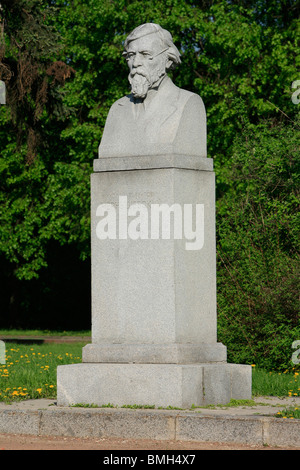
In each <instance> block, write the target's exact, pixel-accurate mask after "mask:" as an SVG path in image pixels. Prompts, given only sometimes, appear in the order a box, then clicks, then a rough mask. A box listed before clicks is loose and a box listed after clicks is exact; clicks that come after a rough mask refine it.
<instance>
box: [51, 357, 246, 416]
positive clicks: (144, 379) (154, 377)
mask: <svg viewBox="0 0 300 470" xmlns="http://www.w3.org/2000/svg"><path fill="white" fill-rule="evenodd" d="M251 373H252V372H251V366H248V365H240V364H226V363H219V364H104V363H102V364H93V363H82V364H72V365H65V366H59V367H58V368H57V404H58V405H59V406H68V405H74V404H77V403H82V404H95V405H98V406H101V405H106V404H108V403H111V404H113V405H115V406H123V405H155V406H156V407H159V406H161V407H168V406H173V407H179V408H190V407H191V406H192V405H195V406H205V405H209V404H226V403H228V402H229V401H230V399H231V398H235V399H250V398H251Z"/></svg>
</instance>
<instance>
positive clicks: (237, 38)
mask: <svg viewBox="0 0 300 470" xmlns="http://www.w3.org/2000/svg"><path fill="white" fill-rule="evenodd" d="M0 3H1V6H2V10H1V25H2V28H0V35H1V31H2V36H1V38H2V42H1V48H0V59H1V60H0V78H1V79H2V80H4V81H5V82H6V84H7V98H8V99H7V106H2V107H1V108H0V142H1V159H0V179H1V189H0V221H1V225H0V227H1V228H0V260H1V266H3V267H4V271H3V273H5V274H3V282H2V285H3V286H4V285H5V286H6V290H7V292H9V293H10V294H9V298H10V301H9V302H10V304H11V305H14V306H15V307H14V310H15V311H17V312H20V313H18V315H19V320H20V321H21V322H22V321H23V320H22V317H26V315H28V310H29V306H28V305H30V300H29V297H28V295H29V292H31V287H30V286H33V285H34V286H40V288H41V286H43V288H42V290H43V292H44V289H47V287H46V286H47V275H46V273H49V276H53V266H54V265H55V266H56V265H59V259H61V260H62V259H68V260H70V257H69V254H70V253H72V254H73V256H76V257H77V259H79V260H85V262H83V264H80V263H79V264H78V265H77V264H76V263H75V261H74V263H75V265H76V269H75V268H74V272H73V276H74V278H75V277H76V281H77V278H78V277H79V279H80V278H81V279H82V277H80V276H86V272H87V271H86V265H87V264H88V262H89V255H90V253H89V238H90V233H89V231H90V229H89V175H90V173H91V172H92V161H93V159H94V158H97V149H98V145H99V142H100V139H101V135H102V130H103V127H104V123H105V119H106V116H107V113H108V110H109V107H110V106H111V104H112V103H113V102H114V101H115V100H116V99H118V98H120V97H121V96H123V95H124V94H126V93H128V81H127V73H128V71H127V65H126V63H125V61H124V59H123V58H122V43H123V41H124V40H125V38H126V36H127V35H128V33H129V32H130V31H132V30H133V29H134V28H135V27H136V26H138V25H139V24H141V23H145V22H156V23H159V24H160V25H161V26H162V27H164V28H166V29H168V30H169V31H171V33H172V35H173V39H174V41H175V43H176V45H177V47H178V49H179V50H180V51H181V53H182V64H181V66H180V67H179V68H178V69H176V70H175V71H174V72H172V73H173V79H174V82H175V83H176V84H177V85H178V86H180V87H183V88H186V89H188V90H190V91H194V92H196V93H199V94H200V95H201V96H202V98H203V100H204V103H205V105H206V109H207V125H208V156H209V157H211V158H214V164H215V170H216V174H217V183H218V184H217V196H218V200H220V205H219V213H218V217H219V219H218V226H219V232H218V236H219V256H222V259H223V260H224V263H223V262H222V261H221V258H220V260H219V266H218V269H219V272H220V274H219V295H220V296H221V297H220V299H219V304H220V306H221V308H220V312H221V313H220V322H221V334H222V335H223V337H224V338H225V340H226V341H225V340H224V343H225V344H227V343H228V341H227V340H229V343H230V344H233V338H234V336H235V335H236V338H238V337H239V335H240V332H241V330H240V329H239V328H237V327H236V328H233V327H232V328H231V329H230V330H227V331H225V329H224V328H225V327H224V325H225V323H224V321H225V316H226V315H227V317H228V318H231V315H233V313H232V312H233V311H230V312H229V310H228V308H229V307H228V305H227V306H226V299H227V302H228V301H229V300H230V301H232V299H234V301H235V302H236V303H239V302H241V305H243V308H242V309H241V312H242V311H243V312H244V314H245V315H246V316H247V315H248V311H247V310H246V309H245V308H244V307H245V305H246V304H245V302H244V299H245V298H252V295H253V294H252V293H251V292H252V291H251V289H252V288H253V287H254V286H253V281H251V276H252V275H253V276H254V278H253V279H256V281H257V283H258V284H259V283H260V282H261V285H262V286H264V285H265V284H264V276H265V274H264V273H265V271H266V268H265V266H266V264H265V262H263V258H259V256H258V255H259V253H260V251H259V250H258V248H257V246H256V245H255V246H256V248H255V249H254V248H253V247H252V244H253V240H252V238H251V237H250V235H251V236H252V229H253V230H254V228H255V230H257V231H258V233H257V234H256V235H255V236H256V237H258V240H260V241H259V243H260V244H261V245H260V246H263V243H266V252H265V253H264V256H265V257H267V258H268V263H269V264H268V265H271V261H272V259H274V250H275V252H276V250H277V245H276V243H277V242H276V243H275V241H276V240H277V239H276V240H275V239H274V236H273V235H272V236H270V230H271V229H270V230H269V227H271V225H272V223H273V224H275V222H274V220H275V219H274V218H273V219H274V220H273V219H272V220H273V222H271V219H269V217H268V216H267V214H268V213H269V212H268V210H269V207H271V209H272V210H271V213H272V214H273V213H274V211H275V205H274V207H273V205H272V204H273V203H272V201H273V199H274V204H275V201H276V210H277V211H278V213H281V214H286V213H288V214H290V213H291V206H288V208H287V209H285V204H286V201H285V200H283V199H281V198H279V197H278V198H277V196H276V197H275V193H274V192H268V193H267V196H266V195H265V192H264V190H263V189H262V188H264V177H263V176H262V175H263V173H264V171H265V172H266V174H270V177H271V175H273V177H274V178H275V176H276V174H275V173H274V172H273V166H271V167H269V166H268V165H266V159H264V160H263V161H264V162H265V163H264V164H263V165H266V166H265V167H263V168H264V170H263V169H262V168H261V172H260V173H259V174H260V179H259V180H256V178H255V177H254V175H255V171H254V168H256V167H253V168H250V167H249V175H252V176H251V178H252V179H251V178H250V176H249V175H248V176H247V178H246V179H245V181H243V178H244V177H245V173H244V172H242V173H241V175H240V176H239V173H238V172H239V171H242V170H243V168H244V166H245V168H248V163H247V164H246V162H244V163H243V164H242V165H240V163H239V164H238V163H237V161H238V159H240V160H241V159H242V154H241V152H242V151H245V152H246V150H247V152H246V155H248V158H249V166H250V165H251V164H252V163H253V164H254V162H255V165H258V166H259V165H260V163H259V160H258V161H257V160H253V159H254V156H253V153H252V151H251V150H250V148H249V149H248V148H247V149H246V150H245V145H246V144H245V142H247V141H246V139H248V142H252V143H253V142H254V140H253V139H254V135H255V133H254V134H253V135H252V134H251V140H249V139H250V135H249V132H250V130H251V129H256V128H255V127H253V128H252V127H251V126H257V132H258V135H257V139H258V142H259V146H260V148H261V150H262V149H263V148H264V149H265V150H262V153H263V155H267V153H268V152H271V155H273V154H275V153H276V152H277V153H276V155H278V161H279V160H280V158H281V157H280V158H279V153H278V152H279V151H280V152H281V156H282V158H283V155H284V151H285V146H286V145H288V141H287V140H286V139H285V133H284V130H282V131H280V133H279V134H278V139H277V140H276V139H275V136H276V132H277V130H278V129H281V127H280V126H281V125H283V123H285V122H286V119H287V118H286V116H289V119H290V120H291V121H295V120H296V115H297V106H295V105H294V104H293V103H292V101H291V94H292V91H293V90H291V84H292V82H293V81H295V80H297V79H299V77H298V72H297V69H299V54H298V37H299V19H298V18H299V4H298V3H297V2H296V1H295V0H285V1H278V0H270V1H266V0H259V1H247V0H245V1H244V0H239V1H229V0H217V1H212V0H194V1H193V0H165V1H164V2H161V1H158V0H144V1H143V2H141V1H139V0H118V1H117V2H116V1H112V0H85V1H84V2H83V1H82V0H70V1H65V0H48V1H46V0H27V1H25V0H0ZM267 119H271V120H272V125H273V127H274V134H272V132H271V130H270V129H269V128H268V127H266V126H265V125H264V124H263V123H264V120H267ZM282 129H284V128H282ZM251 132H254V131H251ZM270 132H271V134H270ZM239 135H242V141H240V142H238V141H237V140H236V136H239ZM263 135H265V138H264V139H263ZM270 135H271V136H272V139H271V142H272V143H273V144H272V145H271V146H270V145H269V146H268V145H267V142H268V138H267V137H266V136H270ZM289 135H290V134H289ZM249 145H252V144H249ZM253 145H254V144H253ZM255 145H258V144H256V141H255ZM277 146H278V149H277V150H276V148H277ZM280 149H281V150H280ZM233 155H236V156H234V157H233ZM270 161H273V158H272V159H271V160H270ZM251 162H252V163H251ZM277 163H278V162H276V164H275V163H274V162H273V164H274V165H275V166H276V165H277ZM261 164H262V162H261ZM278 164H279V163H278ZM239 165H240V166H239ZM259 171H260V170H259ZM233 174H234V178H235V180H234V181H236V183H237V185H238V189H239V191H238V192H237V188H235V187H234V186H232V181H233V176H232V175H233ZM281 174H282V176H283V184H287V183H286V181H285V179H284V178H285V177H288V172H287V171H284V172H283V173H281ZM229 175H230V176H229ZM242 175H243V177H242ZM250 180H251V184H250ZM245 182H247V183H249V187H252V186H253V187H254V188H256V189H255V190H254V191H252V192H249V188H248V186H247V185H246V186H245ZM258 183H259V184H261V185H262V187H260V186H259V184H258ZM255 191H256V193H257V194H258V195H259V197H258V196H255V197H258V199H255V198H254V195H255ZM246 196H247V198H248V199H247V201H251V204H250V206H251V210H250V206H247V211H248V212H249V213H248V212H247V211H246V209H243V210H242V209H241V208H240V207H238V206H237V199H236V198H238V201H240V202H241V201H243V199H244V198H245V197H246ZM250 196H251V197H250ZM272 198H273V199H272ZM260 207H263V211H264V212H263V217H264V221H268V223H267V227H268V230H269V231H267V232H266V233H267V234H268V236H266V237H265V238H259V237H262V234H263V233H264V231H263V230H262V227H261V226H260V225H259V223H258V222H259V221H260V220H261V218H260V217H259V214H260V212H259V211H260ZM286 210H287V212H286ZM233 213H235V214H238V216H237V217H238V218H237V220H235V219H234V220H233V215H232V214H233ZM253 214H255V217H254V215H253ZM250 216H251V217H250ZM220 217H221V218H220ZM274 217H275V216H274ZM276 220H277V219H276ZM284 220H285V219H284ZM255 221H256V223H254V222H255ZM235 223H236V225H234V224H235ZM265 223H266V222H265ZM286 223H287V222H286ZM231 226H234V227H236V228H235V230H236V231H235V230H233V233H232V232H231V231H230V229H229V228H230V227H231ZM240 227H241V228H242V229H243V230H241V228H240ZM274 227H275V225H274ZM250 229H251V230H250ZM239 233H243V235H244V238H239V237H238V234H239ZM234 234H235V236H233V235H234ZM289 236H290V235H289ZM271 241H272V243H271ZM240 242H241V243H244V244H245V246H246V245H247V243H248V245H249V250H250V248H251V247H252V248H251V249H252V251H251V250H250V251H251V256H250V258H251V259H252V260H255V262H256V263H257V264H256V265H255V264H251V269H250V267H249V268H247V266H248V265H249V264H247V263H248V262H247V260H248V258H249V250H248V251H247V250H246V248H245V249H242V250H241V251H240V250H239V248H238V247H239V243H240ZM257 243H258V242H257ZM268 243H269V244H268ZM227 245H228V246H227ZM242 246H244V245H242ZM293 246H294V245H293ZM224 247H226V250H225V248H224ZM293 249H294V248H293ZM61 250H62V251H61ZM224 250H225V251H224ZM272 250H273V251H272ZM282 250H283V248H282V246H281V245H280V253H281V251H282ZM263 251H264V250H263ZM236 253H240V258H238V260H239V263H240V264H239V265H237V264H234V266H235V268H236V269H237V268H239V269H240V270H241V272H243V273H244V278H243V279H242V280H241V282H242V281H243V283H246V282H248V287H247V289H246V293H247V295H246V297H243V296H242V297H240V296H239V295H238V293H239V292H240V291H239V290H238V289H236V290H232V295H234V297H231V296H230V295H229V293H230V288H229V285H228V282H225V281H226V275H225V268H226V267H227V268H228V263H229V264H230V265H231V262H233V263H235V262H236V263H238V260H235V257H236ZM272 253H273V255H272ZM291 253H292V252H290V253H289V255H287V254H286V251H284V250H283V254H282V256H280V260H281V261H280V263H278V266H279V264H280V266H281V268H280V269H282V272H284V270H285V269H288V267H291V266H292V265H293V266H294V259H295V258H294V256H295V255H292V254H291ZM291 260H292V261H291ZM253 262H254V261H253ZM79 266H84V269H80V267H79ZM249 266H250V265H249ZM253 266H256V267H255V268H253ZM270 269H271V268H270ZM272 269H273V268H272ZM62 272H64V271H63V270H62V269H61V270H57V272H56V275H57V276H59V275H60V273H62ZM270 272H271V271H270ZM286 276H288V275H287V274H286ZM288 277H289V279H292V277H293V276H292V277H291V276H288ZM273 278H274V277H273ZM273 278H272V279H273ZM239 279H240V278H239ZM39 282H40V284H39ZM62 282H63V279H62ZM239 282H240V281H239ZM270 282H271V281H270ZM48 285H52V286H54V285H55V282H53V279H52V278H51V279H50V277H49V278H48ZM76 285H77V284H76ZM234 285H235V286H236V285H238V284H234ZM244 287H245V286H244V284H243V288H244ZM232 289H234V287H232ZM51 292H52V294H53V296H55V295H56V294H55V288H54V287H53V290H52V291H51ZM268 292H269V299H270V302H271V299H273V300H272V301H274V299H275V298H280V299H282V302H283V301H284V300H283V299H284V297H283V296H282V295H281V294H279V293H277V294H276V295H277V297H276V296H275V291H274V289H273V288H272V289H271V290H269V291H268ZM291 292H294V291H293V289H292V290H291ZM274 296H275V297H274ZM17 297H19V298H17ZM45 298H46V297H45ZM48 298H49V297H47V299H48ZM293 298H294V297H293ZM25 299H26V300H25ZM228 299H229V300H228ZM243 302H244V303H243ZM292 302H293V301H292ZM57 303H59V300H58V301H57ZM31 305H33V303H31ZM41 305H42V304H39V305H38V306H36V307H35V308H36V309H37V311H38V312H40V311H42V310H43V309H42V307H41ZM255 308H256V310H255V311H256V312H258V313H257V314H258V315H260V314H261V313H260V312H262V310H261V309H262V304H261V307H259V306H258V305H257V306H256V307H255ZM291 310H292V311H294V307H292V309H291ZM235 311H237V310H234V312H235ZM63 314H64V312H62V315H63ZM241 315H242V313H241ZM87 316H89V311H87ZM278 318H279V317H278ZM293 318H294V317H293ZM239 321H240V320H239ZM245 321H246V320H245ZM291 321H294V320H291ZM233 324H234V325H236V324H238V323H236V324H235V323H233ZM248 326H249V325H248ZM248 326H247V328H248ZM249 328H250V327H249ZM270 328H271V327H270ZM247 331H248V330H247ZM231 339H232V341H231ZM255 341H256V339H253V338H252V339H251V344H254V343H255ZM245 344H246V343H245ZM245 348H246V346H245ZM244 350H245V349H244ZM234 351H236V353H235V357H237V355H238V351H237V350H234ZM256 351H257V350H256ZM241 359H243V357H241Z"/></svg>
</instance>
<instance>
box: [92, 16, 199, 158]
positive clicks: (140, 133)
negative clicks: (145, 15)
mask: <svg viewBox="0 0 300 470" xmlns="http://www.w3.org/2000/svg"><path fill="white" fill-rule="evenodd" d="M124 49H125V51H124V53H123V55H124V57H125V58H126V61H127V64H128V67H129V75H128V80H129V83H130V85H131V93H130V94H129V95H127V96H124V97H123V98H121V99H119V100H118V101H116V102H115V103H114V104H113V105H112V107H111V108H110V111H109V113H108V116H107V120H106V123H105V127H104V131H103V136H102V139H101V143H100V146H99V158H101V157H104V158H105V157H125V156H127V157H128V156H144V155H147V156H149V155H168V154H181V155H193V156H199V157H206V156H207V155H206V114H205V108H204V104H203V102H202V99H201V98H200V96H198V95H197V94H195V93H191V92H190V91H186V90H183V89H181V88H178V87H177V86H176V85H175V84H174V83H173V82H172V80H171V79H170V78H169V76H168V75H167V73H168V71H169V70H171V69H173V68H174V67H176V66H177V65H179V64H180V62H181V60H180V54H179V51H178V49H177V48H176V46H175V45H174V43H173V40H172V36H171V34H170V33H169V32H168V31H166V30H165V29H163V28H161V27H160V26H159V25H157V24H154V23H146V24H143V25H141V26H138V27H137V28H136V29H134V31H132V33H131V34H129V36H128V37H127V39H126V41H125V44H124Z"/></svg>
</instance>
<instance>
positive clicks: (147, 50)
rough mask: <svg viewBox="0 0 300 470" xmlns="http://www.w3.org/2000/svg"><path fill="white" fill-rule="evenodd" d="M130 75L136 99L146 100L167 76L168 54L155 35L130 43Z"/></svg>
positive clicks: (128, 57)
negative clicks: (149, 92) (148, 94)
mask: <svg viewBox="0 0 300 470" xmlns="http://www.w3.org/2000/svg"><path fill="white" fill-rule="evenodd" d="M126 56H127V58H126V60H127V63H128V66H129V70H130V73H129V75H128V80H129V83H130V85H131V93H132V94H133V96H134V97H135V98H145V97H146V96H147V93H148V90H149V89H151V88H152V87H153V86H155V84H156V83H157V82H158V81H159V79H160V78H161V77H162V76H163V75H165V74H166V60H167V59H166V54H165V50H163V48H162V45H161V41H160V40H159V38H157V37H156V35H155V34H152V35H147V36H144V37H141V38H138V39H135V40H134V41H131V42H130V43H129V47H128V50H127V54H126Z"/></svg>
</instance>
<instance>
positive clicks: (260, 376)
mask: <svg viewBox="0 0 300 470" xmlns="http://www.w3.org/2000/svg"><path fill="white" fill-rule="evenodd" d="M84 344H85V343H77V342H76V343H60V344H56V343H45V344H26V343H24V344H18V343H13V342H6V344H5V346H6V363H5V364H0V401H5V402H12V401H18V400H26V399H35V398H52V399H56V393H57V389H56V369H57V366H59V365H62V364H73V363H80V362H81V354H82V347H83V346H84ZM299 372H300V367H299V365H297V366H295V367H294V369H291V371H288V372H285V373H277V372H266V371H264V370H261V369H257V368H256V367H253V368H252V391H253V396H277V397H288V396H289V397H294V396H300V374H299ZM251 404H253V403H252V400H250V401H249V403H248V405H249V406H251ZM240 405H241V403H240V401H239V400H238V401H236V402H235V401H231V403H229V404H228V406H240ZM243 405H247V403H244V402H243ZM77 406H80V404H78V405H77ZM81 406H83V405H81ZM110 406H113V405H110ZM128 407H130V408H134V407H139V406H138V405H131V406H128ZM280 417H287V418H288V417H294V418H297V419H299V410H298V409H295V408H293V409H288V408H287V409H286V410H284V411H282V412H281V414H280Z"/></svg>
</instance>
